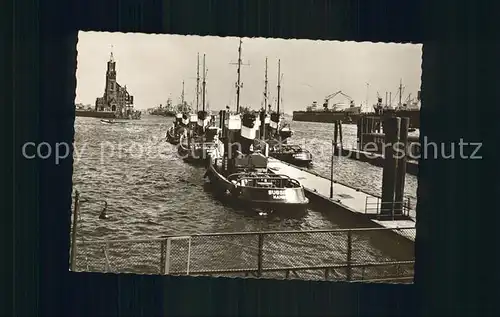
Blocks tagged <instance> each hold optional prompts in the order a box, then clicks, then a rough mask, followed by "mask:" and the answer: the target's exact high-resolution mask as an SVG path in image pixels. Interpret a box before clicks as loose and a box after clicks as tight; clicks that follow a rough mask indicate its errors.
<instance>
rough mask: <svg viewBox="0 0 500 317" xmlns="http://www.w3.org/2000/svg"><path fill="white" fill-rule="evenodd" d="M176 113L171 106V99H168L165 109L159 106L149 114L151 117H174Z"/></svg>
mask: <svg viewBox="0 0 500 317" xmlns="http://www.w3.org/2000/svg"><path fill="white" fill-rule="evenodd" d="M176 113H177V109H174V107H173V106H172V99H170V98H168V100H167V105H166V106H165V107H163V105H161V104H160V106H159V107H157V108H154V109H152V110H151V112H150V114H151V115H154V116H164V117H175V114H176Z"/></svg>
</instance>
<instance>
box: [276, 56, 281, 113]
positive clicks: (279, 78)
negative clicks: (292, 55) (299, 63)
mask: <svg viewBox="0 0 500 317" xmlns="http://www.w3.org/2000/svg"><path fill="white" fill-rule="evenodd" d="M280 63H281V60H279V59H278V100H277V101H276V108H277V109H276V110H277V112H278V116H279V115H280V98H281V97H280V90H281V70H280Z"/></svg>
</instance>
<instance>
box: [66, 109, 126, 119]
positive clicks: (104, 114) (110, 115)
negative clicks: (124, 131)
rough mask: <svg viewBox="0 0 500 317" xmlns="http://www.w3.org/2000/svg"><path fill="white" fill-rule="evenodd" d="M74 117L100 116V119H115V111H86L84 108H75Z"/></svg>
mask: <svg viewBox="0 0 500 317" xmlns="http://www.w3.org/2000/svg"><path fill="white" fill-rule="evenodd" d="M75 116H76V117H90V118H101V119H115V118H116V116H115V113H114V112H111V111H95V110H91V111H86V110H75Z"/></svg>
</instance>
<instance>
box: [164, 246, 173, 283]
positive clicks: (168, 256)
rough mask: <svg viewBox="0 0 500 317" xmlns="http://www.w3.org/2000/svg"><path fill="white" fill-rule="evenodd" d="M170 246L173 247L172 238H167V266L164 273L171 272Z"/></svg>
mask: <svg viewBox="0 0 500 317" xmlns="http://www.w3.org/2000/svg"><path fill="white" fill-rule="evenodd" d="M170 247H171V241H170V238H167V241H166V250H165V251H166V252H165V268H164V274H165V275H168V274H169V273H170Z"/></svg>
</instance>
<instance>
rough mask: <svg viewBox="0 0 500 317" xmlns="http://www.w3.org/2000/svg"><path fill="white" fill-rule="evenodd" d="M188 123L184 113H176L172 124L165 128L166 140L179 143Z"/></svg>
mask: <svg viewBox="0 0 500 317" xmlns="http://www.w3.org/2000/svg"><path fill="white" fill-rule="evenodd" d="M188 123H189V119H188V117H187V115H186V114H182V113H177V114H176V115H175V121H174V124H173V125H172V126H171V127H170V128H169V129H168V130H167V141H168V142H169V143H171V144H173V145H177V144H179V142H180V139H181V136H182V135H184V134H185V133H186V129H187V125H188Z"/></svg>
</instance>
